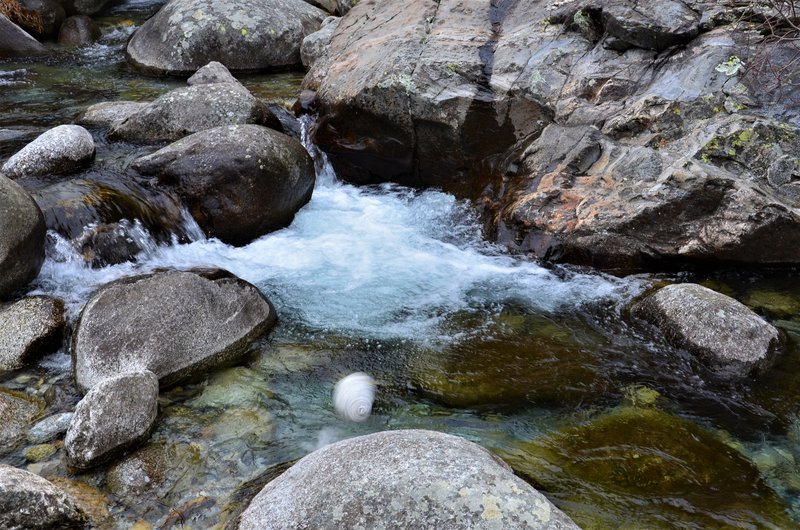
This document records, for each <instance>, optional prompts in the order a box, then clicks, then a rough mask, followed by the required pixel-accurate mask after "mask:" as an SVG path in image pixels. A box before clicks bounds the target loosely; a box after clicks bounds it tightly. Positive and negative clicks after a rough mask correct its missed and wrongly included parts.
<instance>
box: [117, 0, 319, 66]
mask: <svg viewBox="0 0 800 530" xmlns="http://www.w3.org/2000/svg"><path fill="white" fill-rule="evenodd" d="M325 16H326V13H325V12H324V11H322V10H320V9H318V8H316V7H313V6H311V5H310V4H308V3H306V2H303V1H302V0H265V1H262V2H256V1H254V0H235V1H228V0H202V1H200V2H197V1H196V0H171V1H170V2H169V3H168V4H167V5H165V6H164V7H163V8H161V10H160V11H159V12H158V13H156V15H155V16H154V17H153V18H151V19H150V20H148V21H147V22H145V23H144V24H143V25H142V27H140V28H139V29H138V30H137V31H136V33H134V35H133V38H131V40H130V42H129V43H128V60H129V61H130V62H131V64H133V65H134V66H135V67H136V68H139V69H141V70H144V71H146V72H151V73H158V74H173V75H187V74H191V73H193V72H194V71H195V70H197V69H198V68H200V67H201V66H203V65H205V64H207V63H208V62H209V61H219V62H220V63H222V64H224V65H225V66H227V67H228V68H229V69H230V70H233V71H253V70H265V69H281V68H289V67H293V66H297V65H299V64H300V44H301V43H302V42H303V38H304V37H305V36H306V35H308V34H310V33H313V32H314V31H316V30H317V29H319V26H320V24H321V22H322V19H323V18H325Z"/></svg>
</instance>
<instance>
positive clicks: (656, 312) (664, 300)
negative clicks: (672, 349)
mask: <svg viewBox="0 0 800 530" xmlns="http://www.w3.org/2000/svg"><path fill="white" fill-rule="evenodd" d="M632 313H633V314H634V315H635V316H637V317H639V318H642V319H644V320H647V321H648V322H650V323H651V324H653V325H655V326H656V327H657V328H658V329H659V330H661V332H662V333H664V335H665V336H666V337H667V339H668V340H669V341H670V342H672V343H673V344H675V345H677V346H678V347H683V348H686V349H687V350H689V351H690V352H692V353H694V354H696V355H699V356H701V357H702V358H704V359H705V360H706V362H708V363H709V364H711V365H712V366H714V367H715V368H716V370H717V371H718V372H719V373H721V374H727V375H738V376H746V375H747V374H748V373H750V372H754V371H758V370H762V371H763V370H764V369H766V368H767V367H768V366H769V365H770V364H771V363H772V361H773V360H774V356H775V355H776V354H778V353H779V352H780V351H782V349H783V346H782V343H783V339H782V337H781V335H780V333H779V332H778V330H777V329H775V327H774V326H772V325H771V324H769V323H768V322H766V321H765V320H764V319H763V318H761V317H760V316H758V315H757V314H756V313H754V312H753V311H751V310H750V309H748V308H747V306H745V305H744V304H742V303H740V302H738V301H736V300H734V299H733V298H730V297H728V296H725V295H724V294H720V293H718V292H716V291H712V290H711V289H707V288H705V287H703V286H700V285H697V284H686V283H684V284H677V285H669V286H667V287H663V288H661V289H659V290H658V291H656V292H655V293H654V294H652V295H650V296H648V297H647V298H645V299H644V300H643V301H642V302H639V303H638V304H637V305H635V306H634V307H633V309H632Z"/></svg>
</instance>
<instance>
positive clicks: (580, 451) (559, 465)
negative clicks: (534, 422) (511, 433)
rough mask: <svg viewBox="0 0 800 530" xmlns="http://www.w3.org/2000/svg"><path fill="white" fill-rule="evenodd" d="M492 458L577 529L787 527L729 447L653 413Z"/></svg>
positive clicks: (626, 410)
mask: <svg viewBox="0 0 800 530" xmlns="http://www.w3.org/2000/svg"><path fill="white" fill-rule="evenodd" d="M499 453H500V456H501V457H502V458H503V459H504V460H505V461H506V462H508V463H509V464H511V467H512V468H514V470H515V471H516V472H517V473H520V474H522V475H523V476H525V477H527V478H529V479H530V480H531V481H532V482H534V483H535V484H536V485H537V487H538V488H540V489H541V490H542V491H544V492H546V493H547V494H548V497H549V498H551V499H553V501H554V502H555V503H556V505H558V506H561V507H563V509H564V510H567V511H568V512H569V513H570V515H571V516H572V517H573V518H574V519H575V521H576V522H577V523H578V524H579V525H581V526H583V527H584V528H652V529H661V528H663V529H667V528H675V527H676V526H680V527H682V526H698V527H702V528H730V527H731V526H734V527H742V528H747V527H759V528H790V527H792V526H794V523H792V522H791V521H790V519H789V518H788V516H787V514H786V506H784V505H783V504H782V503H781V501H780V500H778V498H777V496H776V495H775V493H774V492H773V491H772V490H771V489H770V488H769V487H768V486H767V485H766V484H765V483H764V482H763V481H762V479H761V478H760V476H759V474H758V470H757V469H756V468H755V466H753V465H752V464H751V463H750V462H748V461H747V460H746V459H745V458H744V457H743V456H742V455H741V454H740V453H738V452H737V451H736V450H735V449H733V448H731V447H729V446H728V445H726V444H725V443H723V442H722V441H720V440H718V439H717V438H716V437H715V436H713V435H712V434H711V433H709V432H707V431H705V430H703V429H701V428H699V427H698V426H696V425H694V424H693V423H691V422H689V421H687V420H684V419H681V418H678V417H675V416H671V415H669V414H667V413H665V412H662V411H660V410H657V409H654V408H634V407H622V408H620V409H617V410H615V411H613V412H611V413H610V414H606V415H603V416H600V417H598V418H597V419H595V420H592V421H590V422H588V423H586V424H585V425H580V426H577V427H571V428H567V429H564V430H562V431H558V432H556V433H554V434H552V435H549V436H546V437H544V438H542V439H539V440H535V441H533V442H529V443H525V444H521V445H520V446H519V448H517V449H515V450H503V451H500V452H499Z"/></svg>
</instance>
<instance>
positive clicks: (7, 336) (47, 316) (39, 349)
mask: <svg viewBox="0 0 800 530" xmlns="http://www.w3.org/2000/svg"><path fill="white" fill-rule="evenodd" d="M65 326H66V318H65V317H64V302H63V301H61V300H58V299H56V298H50V297H47V296H30V297H27V298H23V299H22V300H20V301H18V302H14V303H13V304H11V305H9V306H7V307H4V308H2V309H0V372H2V371H3V370H18V369H20V368H22V367H23V366H25V365H27V364H29V363H31V362H32V361H35V360H36V359H38V358H40V357H42V356H43V355H46V354H48V353H52V352H54V351H55V350H57V349H58V348H59V347H60V346H61V340H62V338H63V335H64V328H65Z"/></svg>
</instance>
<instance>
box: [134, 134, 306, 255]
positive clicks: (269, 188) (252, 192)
mask: <svg viewBox="0 0 800 530" xmlns="http://www.w3.org/2000/svg"><path fill="white" fill-rule="evenodd" d="M131 167H132V168H133V169H135V170H136V171H138V172H139V173H141V174H143V175H147V176H150V175H153V176H156V177H157V178H158V180H159V182H160V183H161V184H163V185H165V186H169V187H172V188H174V189H175V191H176V192H177V193H178V195H179V196H180V197H181V198H182V199H183V200H184V202H185V203H186V205H187V206H188V208H189V211H190V212H191V214H192V217H194V219H195V220H196V221H197V223H198V224H199V225H200V227H201V228H202V229H203V232H205V233H206V235H208V236H209V237H217V238H219V239H221V240H222V241H224V242H226V243H230V244H234V245H244V244H247V243H249V242H250V241H252V240H253V239H256V238H258V237H260V236H262V235H264V234H266V233H269V232H272V231H274V230H277V229H279V228H283V227H285V226H288V225H289V223H291V222H292V219H293V218H294V215H295V213H296V212H297V211H298V210H299V209H300V208H301V207H302V206H303V205H305V204H306V203H307V202H308V201H309V199H310V198H311V192H312V190H313V188H314V180H315V176H314V163H313V162H312V160H311V157H310V156H309V155H308V153H307V152H306V150H305V149H304V148H303V146H302V145H301V144H300V142H299V141H297V140H295V139H294V138H290V137H289V136H286V135H284V134H281V133H278V132H276V131H273V130H270V129H267V128H265V127H260V126H258V125H236V126H228V127H217V128H214V129H210V130H207V131H203V132H199V133H196V134H193V135H191V136H188V137H186V138H184V139H182V140H179V141H177V142H175V143H174V144H171V145H168V146H167V147H165V148H163V149H161V150H160V151H157V152H155V153H153V154H152V155H149V156H146V157H143V158H139V159H137V160H135V161H134V162H133V163H132V164H131Z"/></svg>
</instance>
